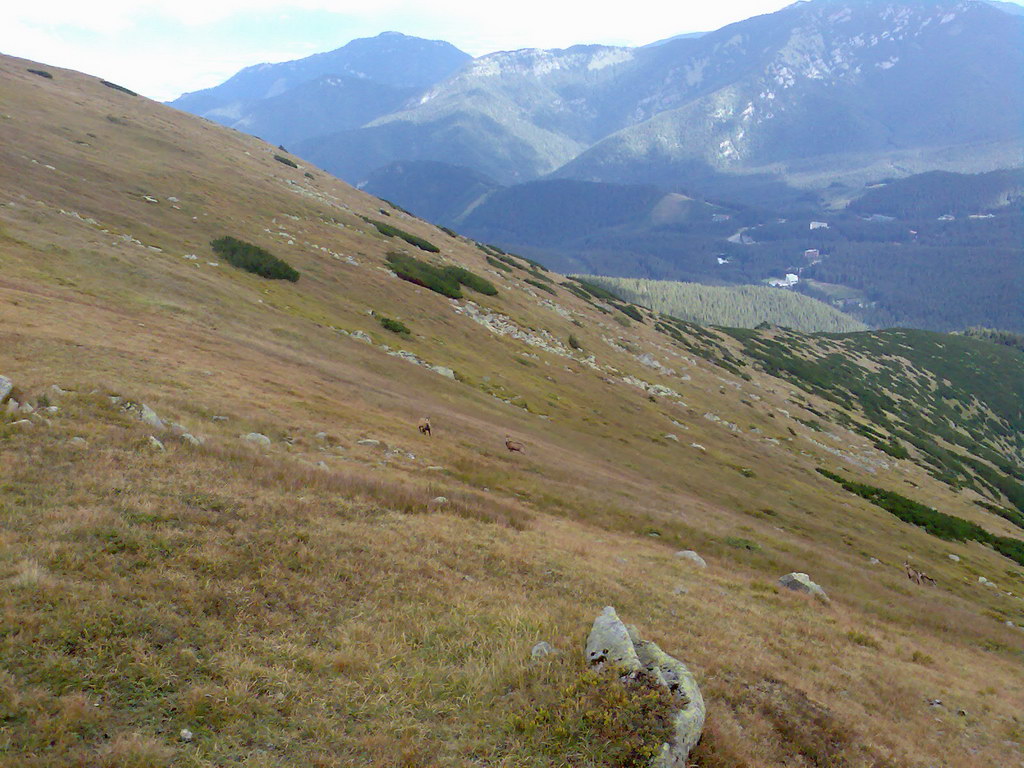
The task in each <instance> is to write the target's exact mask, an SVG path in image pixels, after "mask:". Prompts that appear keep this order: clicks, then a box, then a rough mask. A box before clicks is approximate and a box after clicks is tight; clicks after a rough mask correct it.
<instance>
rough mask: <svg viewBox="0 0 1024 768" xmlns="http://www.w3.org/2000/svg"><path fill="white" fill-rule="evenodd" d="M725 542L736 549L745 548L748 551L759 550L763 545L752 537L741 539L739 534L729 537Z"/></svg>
mask: <svg viewBox="0 0 1024 768" xmlns="http://www.w3.org/2000/svg"><path fill="white" fill-rule="evenodd" d="M725 543H726V544H727V545H728V546H730V547H734V548H735V549H745V550H747V552H757V551H758V550H759V549H761V546H760V545H759V544H756V543H755V542H753V541H751V540H750V539H741V538H739V537H737V536H729V537H727V538H726V539H725Z"/></svg>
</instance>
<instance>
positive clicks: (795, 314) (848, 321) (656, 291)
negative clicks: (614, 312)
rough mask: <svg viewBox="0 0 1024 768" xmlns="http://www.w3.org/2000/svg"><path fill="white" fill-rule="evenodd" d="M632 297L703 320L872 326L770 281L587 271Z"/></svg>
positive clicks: (812, 328)
mask: <svg viewBox="0 0 1024 768" xmlns="http://www.w3.org/2000/svg"><path fill="white" fill-rule="evenodd" d="M585 279H586V281H587V282H589V283H594V284H595V285H600V286H602V287H604V288H607V289H608V290H609V291H612V292H613V293H615V294H617V295H619V296H622V297H623V298H624V299H627V300H628V301H631V302H634V303H636V304H642V305H643V306H645V307H650V308H651V309H653V310H656V311H658V312H663V313H665V314H667V315H672V316H674V317H678V318H680V319H682V320H686V321H687V322H691V323H698V324H700V325H724V326H728V327H731V328H754V327H755V326H760V325H761V324H763V323H767V324H768V325H780V326H784V327H786V328H793V329H795V330H797V331H804V332H806V333H817V332H822V331H827V332H830V333H849V332H852V331H865V330H867V326H865V325H864V324H863V323H859V322H857V321H856V320H854V319H853V318H852V317H850V316H849V315H845V314H843V313H842V312H839V311H838V310H836V309H834V308H832V307H830V306H829V305H827V304H824V303H823V302H820V301H815V300H814V299H812V298H809V297H807V296H803V295H801V294H799V293H792V292H790V291H787V290H780V289H778V288H769V287H768V286H764V285H740V286H717V285H700V284H699V283H679V282H674V281H670V280H638V279H637V278H632V277H600V276H598V275H587V276H585Z"/></svg>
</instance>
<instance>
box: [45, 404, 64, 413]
mask: <svg viewBox="0 0 1024 768" xmlns="http://www.w3.org/2000/svg"><path fill="white" fill-rule="evenodd" d="M41 410H43V411H45V412H46V413H57V411H59V410H60V408H58V407H57V406H56V405H48V406H46V407H45V408H43V409H41Z"/></svg>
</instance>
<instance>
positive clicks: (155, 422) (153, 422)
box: [139, 403, 164, 429]
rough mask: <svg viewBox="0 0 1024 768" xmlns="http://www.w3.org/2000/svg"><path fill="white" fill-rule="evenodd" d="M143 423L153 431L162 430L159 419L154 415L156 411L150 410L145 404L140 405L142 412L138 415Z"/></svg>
mask: <svg viewBox="0 0 1024 768" xmlns="http://www.w3.org/2000/svg"><path fill="white" fill-rule="evenodd" d="M139 418H140V419H142V421H143V423H145V424H148V425H149V426H151V427H153V428H154V429H163V428H164V423H163V422H162V421H161V420H160V417H159V416H157V415H156V411H154V410H153V409H152V408H150V407H149V406H148V405H146V404H145V403H143V404H142V412H141V414H140V415H139Z"/></svg>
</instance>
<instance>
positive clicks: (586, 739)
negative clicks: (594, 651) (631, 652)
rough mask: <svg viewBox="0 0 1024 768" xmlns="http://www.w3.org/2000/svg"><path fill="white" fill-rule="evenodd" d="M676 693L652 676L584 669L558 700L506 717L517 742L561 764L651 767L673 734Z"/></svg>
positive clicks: (562, 689) (622, 767) (564, 689)
mask: <svg viewBox="0 0 1024 768" xmlns="http://www.w3.org/2000/svg"><path fill="white" fill-rule="evenodd" d="M672 706H673V704H672V696H671V694H670V693H669V691H668V689H666V688H664V687H662V686H660V685H659V684H658V683H657V682H655V681H654V680H653V679H652V678H651V677H650V676H649V675H647V674H642V675H640V676H639V677H638V678H637V679H636V680H627V681H625V682H620V681H619V676H618V675H617V674H616V673H615V672H614V671H613V670H610V669H608V670H604V671H603V672H600V673H597V672H591V671H589V670H586V671H582V672H581V673H580V674H579V677H578V678H577V679H575V680H573V681H571V682H569V684H568V685H564V686H560V688H559V690H558V699H557V700H556V701H554V702H552V703H550V704H548V702H545V706H541V707H534V708H533V710H532V711H527V712H524V713H522V714H518V713H517V714H513V715H512V716H511V717H510V718H509V721H508V726H509V730H510V731H511V735H512V736H514V737H516V741H519V742H524V743H528V744H530V745H531V750H533V749H537V748H539V749H540V750H542V751H543V753H544V754H546V755H548V756H550V757H551V758H553V759H554V760H555V761H556V762H557V764H558V765H569V763H566V762H564V761H565V757H566V755H577V756H580V757H583V756H586V758H587V759H584V760H582V761H580V762H579V763H576V762H573V764H574V765H575V764H579V765H602V766H607V767H608V768H648V766H650V765H652V764H653V762H654V759H655V758H656V757H657V756H658V754H659V753H660V751H661V745H662V744H663V743H665V742H666V741H668V740H669V738H670V736H671V733H672V722H671V713H672Z"/></svg>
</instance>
